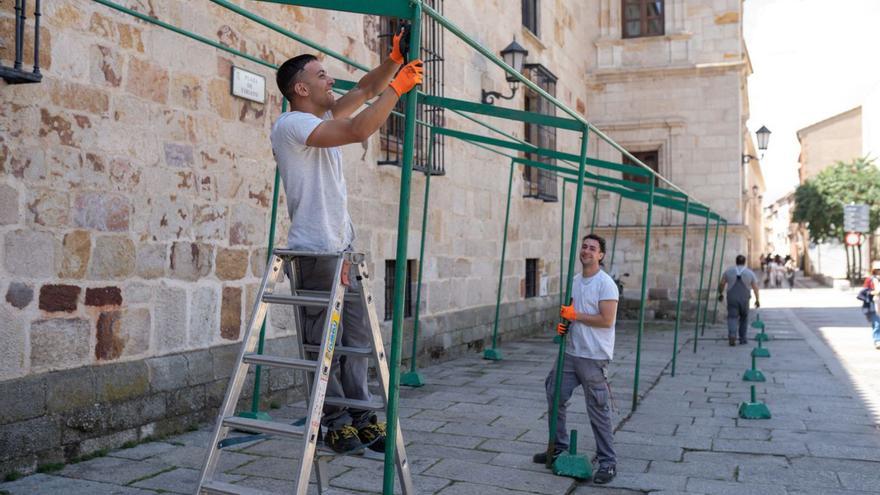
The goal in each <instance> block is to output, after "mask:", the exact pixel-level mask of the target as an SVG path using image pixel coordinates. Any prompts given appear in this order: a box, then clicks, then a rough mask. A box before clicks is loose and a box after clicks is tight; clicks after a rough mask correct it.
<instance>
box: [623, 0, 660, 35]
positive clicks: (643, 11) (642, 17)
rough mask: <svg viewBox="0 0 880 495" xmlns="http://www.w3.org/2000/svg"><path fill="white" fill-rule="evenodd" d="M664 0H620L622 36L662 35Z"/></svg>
mask: <svg viewBox="0 0 880 495" xmlns="http://www.w3.org/2000/svg"><path fill="white" fill-rule="evenodd" d="M663 2H664V0H621V10H622V12H623V15H622V16H621V17H622V18H623V37H624V38H642V37H645V36H663V34H664V32H665V29H664V25H663V23H664V11H665V8H664V4H663Z"/></svg>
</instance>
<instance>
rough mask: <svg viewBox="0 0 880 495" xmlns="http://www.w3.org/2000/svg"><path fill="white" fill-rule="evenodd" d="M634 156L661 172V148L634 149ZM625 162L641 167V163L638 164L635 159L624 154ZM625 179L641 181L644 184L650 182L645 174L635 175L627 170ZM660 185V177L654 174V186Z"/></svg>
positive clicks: (624, 175) (655, 170) (624, 174)
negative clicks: (648, 149) (649, 149)
mask: <svg viewBox="0 0 880 495" xmlns="http://www.w3.org/2000/svg"><path fill="white" fill-rule="evenodd" d="M632 156H634V157H636V158H638V159H639V160H641V161H642V163H644V164H645V165H647V166H648V167H649V168H650V169H651V170H653V171H654V172H657V173H658V174H659V173H660V151H659V150H651V151H634V152H632ZM623 163H624V164H626V165H634V166H636V167H639V168H641V165H639V164H637V163H636V162H634V161H633V160H631V159H630V158H629V157H628V156H626V155H624V156H623ZM623 179H624V180H628V181H632V182H640V183H642V184H649V182H648V180H649V178H648V177H645V176H644V175H633V174H628V173H626V172H624V173H623ZM659 186H660V179H659V178H657V176H654V187H659Z"/></svg>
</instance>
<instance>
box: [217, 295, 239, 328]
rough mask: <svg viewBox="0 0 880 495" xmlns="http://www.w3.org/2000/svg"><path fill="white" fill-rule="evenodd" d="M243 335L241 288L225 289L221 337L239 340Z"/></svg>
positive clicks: (221, 311) (221, 309)
mask: <svg viewBox="0 0 880 495" xmlns="http://www.w3.org/2000/svg"><path fill="white" fill-rule="evenodd" d="M240 333H241V288H240V287H223V300H222V303H221V305H220V337H222V338H223V339H225V340H238V337H239V334H240Z"/></svg>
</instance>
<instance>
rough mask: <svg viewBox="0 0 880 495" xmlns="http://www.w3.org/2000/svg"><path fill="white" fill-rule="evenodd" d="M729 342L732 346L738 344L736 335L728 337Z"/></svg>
mask: <svg viewBox="0 0 880 495" xmlns="http://www.w3.org/2000/svg"><path fill="white" fill-rule="evenodd" d="M727 343H728V344H730V347H733V346H735V345H736V337H727Z"/></svg>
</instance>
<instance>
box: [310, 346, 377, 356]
mask: <svg viewBox="0 0 880 495" xmlns="http://www.w3.org/2000/svg"><path fill="white" fill-rule="evenodd" d="M303 349H305V350H306V351H307V352H319V351H320V350H321V346H319V345H313V344H303ZM333 353H334V354H348V355H355V356H371V355H372V354H373V350H372V349H370V348H369V347H346V346H344V345H338V346H336V347H334V348H333Z"/></svg>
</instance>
